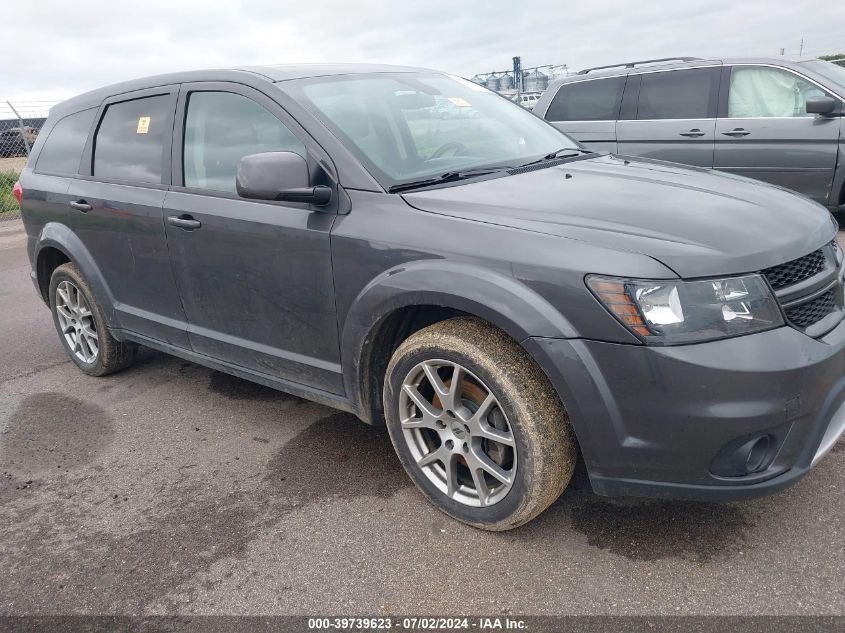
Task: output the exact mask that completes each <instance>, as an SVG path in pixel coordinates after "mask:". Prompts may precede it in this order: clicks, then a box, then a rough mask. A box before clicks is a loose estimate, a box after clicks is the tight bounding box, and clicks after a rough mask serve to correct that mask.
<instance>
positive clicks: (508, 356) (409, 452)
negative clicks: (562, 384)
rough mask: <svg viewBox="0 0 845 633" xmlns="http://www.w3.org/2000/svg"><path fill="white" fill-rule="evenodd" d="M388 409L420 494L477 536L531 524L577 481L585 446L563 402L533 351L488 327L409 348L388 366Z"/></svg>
mask: <svg viewBox="0 0 845 633" xmlns="http://www.w3.org/2000/svg"><path fill="white" fill-rule="evenodd" d="M384 410H385V417H386V420H387V428H388V431H389V433H390V438H391V441H392V442H393V446H394V448H395V449H396V453H397V454H398V456H399V459H400V461H401V462H402V465H403V466H404V468H405V470H406V471H407V473H408V474H409V475H410V477H411V479H412V480H413V481H414V483H415V484H416V485H417V487H418V488H419V489H420V490H421V491H422V492H423V494H424V495H425V496H426V497H427V498H428V499H429V500H430V501H431V502H432V503H433V504H434V505H435V506H437V507H438V508H439V509H441V510H442V511H443V512H445V513H446V514H448V515H450V516H452V517H454V518H455V519H458V520H459V521H463V522H464V523H468V524H470V525H473V526H475V527H478V528H482V529H485V530H496V531H500V530H509V529H512V528H515V527H518V526H520V525H522V524H524V523H526V522H528V521H530V520H531V519H533V518H534V517H536V516H537V515H538V514H540V513H541V512H543V510H545V509H546V508H548V507H549V505H551V504H552V503H553V502H554V501H555V500H556V499H557V498H558V497H559V496H560V494H561V493H562V492H563V491H564V489H565V488H566V486H567V485H568V484H569V481H570V479H571V478H572V473H573V471H574V469H575V463H576V459H577V446H576V441H575V436H574V433H573V432H572V428H571V426H570V424H569V420H568V418H567V415H566V411H565V410H564V408H563V406H562V404H561V402H560V399H559V398H558V396H557V393H556V392H555V391H554V389H553V388H552V386H551V384H550V383H549V381H548V379H547V378H546V376H545V375H544V374H543V372H542V371H541V370H540V369H539V367H538V366H537V365H536V363H534V361H533V360H532V359H531V358H530V357H529V356H528V354H527V353H526V352H525V350H523V349H522V348H521V347H520V346H519V345H517V343H516V342H514V340H513V339H511V338H510V337H509V336H507V335H506V334H505V333H504V332H502V331H501V330H499V329H497V328H495V327H493V326H491V325H490V324H488V323H487V322H485V321H482V320H480V319H475V318H470V317H461V318H455V319H450V320H448V321H443V322H441V323H437V324H435V325H432V326H430V327H427V328H425V329H423V330H420V331H419V332H417V333H415V334H414V335H412V336H411V337H409V338H408V339H407V340H406V341H404V342H403V343H402V344H401V345H400V346H399V348H398V349H397V350H396V352H395V353H394V354H393V357H392V358H391V360H390V363H389V365H388V367H387V375H386V378H385V384H384Z"/></svg>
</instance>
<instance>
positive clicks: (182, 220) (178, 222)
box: [167, 214, 202, 231]
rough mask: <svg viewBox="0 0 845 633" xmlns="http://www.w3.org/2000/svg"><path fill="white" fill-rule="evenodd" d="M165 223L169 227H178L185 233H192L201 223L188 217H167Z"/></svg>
mask: <svg viewBox="0 0 845 633" xmlns="http://www.w3.org/2000/svg"><path fill="white" fill-rule="evenodd" d="M167 223H168V224H170V225H171V226H178V227H179V228H180V229H185V230H186V231H193V230H194V229H198V228H200V227H201V226H202V222H200V221H199V220H195V219H194V218H192V217H191V216H190V215H187V214H186V215H169V216H167Z"/></svg>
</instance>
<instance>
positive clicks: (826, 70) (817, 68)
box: [800, 59, 845, 88]
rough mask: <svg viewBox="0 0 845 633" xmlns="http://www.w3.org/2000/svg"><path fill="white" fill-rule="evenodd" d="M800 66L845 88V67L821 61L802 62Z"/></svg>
mask: <svg viewBox="0 0 845 633" xmlns="http://www.w3.org/2000/svg"><path fill="white" fill-rule="evenodd" d="M800 64H801V65H802V66H805V67H806V68H809V69H810V70H812V71H813V72H814V73H816V74H818V75H821V76H822V77H824V78H825V79H830V80H831V81H834V82H836V83H837V84H839V85H840V86H841V87H842V88H845V67H843V66H839V65H837V64H832V63H830V62H826V61H824V60H821V59H814V60H812V61H808V62H800Z"/></svg>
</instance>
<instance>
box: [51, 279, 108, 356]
mask: <svg viewBox="0 0 845 633" xmlns="http://www.w3.org/2000/svg"><path fill="white" fill-rule="evenodd" d="M56 317H57V319H58V322H59V328H60V329H61V331H62V336H64V337H65V341H66V342H67V344H68V347H69V348H70V350H71V351H72V352H73V354H74V356H76V358H78V359H79V360H81V361H82V362H83V363H89V364H90V363H93V362H94V361H96V360H97V355H98V354H99V352H100V346H99V342H98V338H97V325H96V324H95V322H94V315H93V313H92V312H91V308H90V306H89V305H88V301H86V299H85V295H83V294H82V292H80V290H79V288H77V287H76V286H75V285H73V284H72V283H71V282H69V281H67V280H65V281H62V282H60V283H59V285H58V286H57V287H56Z"/></svg>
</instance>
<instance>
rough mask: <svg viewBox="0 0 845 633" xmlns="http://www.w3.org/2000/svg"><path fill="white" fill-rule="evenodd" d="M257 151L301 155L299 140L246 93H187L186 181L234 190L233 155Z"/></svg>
mask: <svg viewBox="0 0 845 633" xmlns="http://www.w3.org/2000/svg"><path fill="white" fill-rule="evenodd" d="M261 152H294V153H296V154H299V155H300V156H302V157H305V146H304V145H303V144H302V142H301V141H300V140H299V139H298V138H296V136H294V134H293V132H291V131H290V129H288V127H287V126H286V125H285V124H284V123H282V122H281V121H279V119H277V118H276V117H275V116H273V115H272V114H270V112H268V111H267V110H265V109H264V108H263V107H262V106H260V105H259V104H257V103H256V102H255V101H253V100H252V99H249V98H247V97H244V96H241V95H238V94H234V93H231V92H194V93H191V95H190V96H189V98H188V115H187V117H186V119H185V143H184V147H183V151H182V165H183V169H184V174H185V186H186V187H192V188H196V189H208V190H211V191H225V192H230V193H234V192H235V176H236V174H237V171H238V161H240V159H241V158H243V157H244V156H248V155H249V154H258V153H261Z"/></svg>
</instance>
